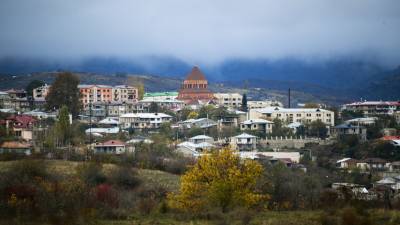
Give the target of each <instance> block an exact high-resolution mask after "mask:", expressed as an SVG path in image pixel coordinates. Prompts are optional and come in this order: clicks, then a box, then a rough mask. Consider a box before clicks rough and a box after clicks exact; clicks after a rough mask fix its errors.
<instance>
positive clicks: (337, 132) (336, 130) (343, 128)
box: [330, 123, 367, 141]
mask: <svg viewBox="0 0 400 225" xmlns="http://www.w3.org/2000/svg"><path fill="white" fill-rule="evenodd" d="M330 133H331V136H332V137H335V138H337V139H341V138H343V137H345V136H349V135H354V136H357V137H358V138H359V139H360V140H361V141H366V140H367V128H366V127H363V126H356V125H352V124H345V123H344V124H340V125H338V126H335V127H332V128H331V132H330Z"/></svg>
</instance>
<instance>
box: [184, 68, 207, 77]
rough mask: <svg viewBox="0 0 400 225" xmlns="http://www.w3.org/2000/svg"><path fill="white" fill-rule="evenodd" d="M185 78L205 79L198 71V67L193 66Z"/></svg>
mask: <svg viewBox="0 0 400 225" xmlns="http://www.w3.org/2000/svg"><path fill="white" fill-rule="evenodd" d="M185 80H206V77H205V76H204V74H203V73H202V72H201V71H200V69H199V67H197V66H194V67H193V68H192V71H190V73H189V74H188V75H187V76H186V79H185Z"/></svg>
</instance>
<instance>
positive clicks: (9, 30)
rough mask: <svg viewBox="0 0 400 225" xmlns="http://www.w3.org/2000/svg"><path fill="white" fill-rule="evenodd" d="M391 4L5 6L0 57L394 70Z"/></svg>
mask: <svg viewBox="0 0 400 225" xmlns="http://www.w3.org/2000/svg"><path fill="white" fill-rule="evenodd" d="M399 12H400V1H398V0H298V1H293V0H276V1H272V0H271V1H270V0H251V1H250V0H249V1H245V0H243V1H241V0H237V1H235V0H114V1H108V0H67V1H66V0H2V1H0V32H1V35H0V56H27V57H52V58H80V57H89V56H117V57H135V56H140V55H171V56H175V57H177V58H180V59H183V60H185V61H188V62H203V63H216V62H219V61H221V60H224V59H226V58H232V57H235V58H238V57H243V58H257V57H265V58H270V59H279V58H283V57H299V58H304V59H309V60H314V59H325V58H330V57H340V56H346V55H365V54H372V55H374V56H375V57H377V58H379V59H380V60H381V61H383V62H386V63H393V64H396V63H399V62H400V41H399V40H400V29H399V28H400V13H399Z"/></svg>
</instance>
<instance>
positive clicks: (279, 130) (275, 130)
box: [272, 118, 292, 137]
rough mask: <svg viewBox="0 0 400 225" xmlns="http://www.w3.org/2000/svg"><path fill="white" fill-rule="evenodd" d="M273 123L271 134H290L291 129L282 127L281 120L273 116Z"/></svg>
mask: <svg viewBox="0 0 400 225" xmlns="http://www.w3.org/2000/svg"><path fill="white" fill-rule="evenodd" d="M273 122H274V125H273V126H272V136H278V137H280V136H289V135H291V134H292V132H291V129H290V128H288V127H284V126H283V123H282V120H280V119H278V118H275V119H274V120H273Z"/></svg>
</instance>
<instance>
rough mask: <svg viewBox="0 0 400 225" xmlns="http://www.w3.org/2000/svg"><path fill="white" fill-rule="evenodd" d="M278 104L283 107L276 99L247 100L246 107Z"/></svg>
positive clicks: (254, 107) (259, 107)
mask: <svg viewBox="0 0 400 225" xmlns="http://www.w3.org/2000/svg"><path fill="white" fill-rule="evenodd" d="M272 106H278V107H283V104H282V103H281V102H279V101H276V100H261V101H247V108H248V109H249V110H250V109H262V108H266V107H272Z"/></svg>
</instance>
